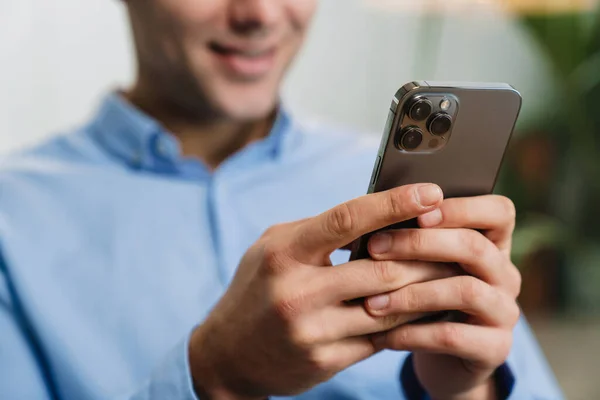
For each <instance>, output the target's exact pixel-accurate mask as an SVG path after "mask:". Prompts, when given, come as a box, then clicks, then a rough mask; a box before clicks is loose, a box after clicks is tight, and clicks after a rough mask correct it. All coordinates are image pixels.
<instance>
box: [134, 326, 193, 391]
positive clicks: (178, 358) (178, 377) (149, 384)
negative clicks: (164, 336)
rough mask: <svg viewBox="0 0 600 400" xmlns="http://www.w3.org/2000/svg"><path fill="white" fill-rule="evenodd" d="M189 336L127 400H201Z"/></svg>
mask: <svg viewBox="0 0 600 400" xmlns="http://www.w3.org/2000/svg"><path fill="white" fill-rule="evenodd" d="M190 336H191V333H190V335H188V336H187V337H186V338H185V339H184V340H182V341H181V342H180V343H179V344H178V345H177V346H175V348H174V349H173V350H172V351H171V352H170V353H169V354H168V355H167V356H166V358H165V359H164V360H163V362H162V364H161V365H159V366H158V368H157V369H156V370H155V371H154V373H153V374H152V376H151V377H150V378H149V379H148V380H147V381H146V382H145V383H144V384H143V385H142V387H141V388H140V389H139V390H138V391H137V393H135V394H134V395H132V396H129V397H127V400H162V399H174V400H175V399H176V400H200V399H199V398H198V397H197V396H196V393H195V391H194V385H193V383H192V375H191V372H190V366H189V357H188V344H189V340H190Z"/></svg>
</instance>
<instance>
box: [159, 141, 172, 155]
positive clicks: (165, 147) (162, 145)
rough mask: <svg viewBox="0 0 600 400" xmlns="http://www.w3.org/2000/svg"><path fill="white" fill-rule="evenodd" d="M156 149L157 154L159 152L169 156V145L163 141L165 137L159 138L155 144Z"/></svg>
mask: <svg viewBox="0 0 600 400" xmlns="http://www.w3.org/2000/svg"><path fill="white" fill-rule="evenodd" d="M156 150H157V151H158V154H160V155H161V156H163V157H169V155H170V154H169V146H168V145H167V143H165V139H163V138H161V139H160V140H159V141H158V143H157V144H156Z"/></svg>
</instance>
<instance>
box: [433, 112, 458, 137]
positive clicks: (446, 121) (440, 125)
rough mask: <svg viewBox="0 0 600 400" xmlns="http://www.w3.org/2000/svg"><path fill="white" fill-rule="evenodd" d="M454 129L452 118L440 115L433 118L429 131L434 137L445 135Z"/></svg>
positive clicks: (444, 114) (443, 114)
mask: <svg viewBox="0 0 600 400" xmlns="http://www.w3.org/2000/svg"><path fill="white" fill-rule="evenodd" d="M451 127H452V117H451V116H450V115H448V114H446V113H438V114H435V115H434V116H432V117H431V119H430V120H429V124H428V125H427V129H429V132H431V133H433V134H434V135H445V134H446V133H448V131H450V128H451Z"/></svg>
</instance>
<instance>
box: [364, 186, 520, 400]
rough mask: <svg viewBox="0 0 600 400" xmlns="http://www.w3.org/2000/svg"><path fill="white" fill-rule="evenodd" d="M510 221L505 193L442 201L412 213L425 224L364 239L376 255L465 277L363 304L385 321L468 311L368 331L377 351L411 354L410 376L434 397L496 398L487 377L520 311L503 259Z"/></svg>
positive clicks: (513, 271)
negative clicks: (458, 271) (455, 269)
mask: <svg viewBox="0 0 600 400" xmlns="http://www.w3.org/2000/svg"><path fill="white" fill-rule="evenodd" d="M514 221H515V210H514V206H513V204H512V202H511V201H510V200H509V199H507V198H505V197H500V196H483V197H476V198H463V199H448V200H445V201H444V203H443V205H442V206H441V207H440V208H439V209H436V210H434V211H432V212H430V213H428V214H425V215H422V216H420V217H419V224H420V226H421V228H424V229H414V230H402V231H394V232H388V233H386V234H380V235H376V236H374V237H373V238H372V239H371V241H370V242H369V250H370V254H371V256H372V257H373V259H375V260H424V261H440V262H445V263H458V264H459V265H460V266H461V267H462V268H463V269H464V271H465V272H466V273H467V274H468V275H462V276H455V277H449V278H445V279H442V280H434V281H428V282H423V283H416V284H412V285H408V286H405V287H403V288H401V289H399V290H396V291H394V292H391V293H388V294H386V295H383V296H381V295H380V296H376V297H373V298H369V299H367V300H366V302H365V308H366V309H368V310H369V312H370V313H371V314H372V315H373V316H380V317H382V318H384V319H387V318H390V316H394V315H404V314H406V313H423V312H431V311H442V310H448V311H450V310H459V311H462V312H463V313H465V314H466V315H467V318H466V320H464V321H461V322H460V323H459V322H437V323H431V324H416V325H410V324H409V325H404V326H401V327H398V328H396V329H392V330H390V331H388V332H385V333H382V334H377V335H374V336H373V342H374V344H375V346H376V347H377V348H378V349H382V348H389V349H396V350H408V351H412V352H413V353H414V357H413V361H414V369H415V373H416V375H417V378H418V379H419V381H420V383H421V385H422V386H423V387H424V388H425V389H426V391H427V392H428V394H429V395H430V397H431V398H433V399H435V400H441V399H453V400H455V399H461V400H463V399H464V400H466V399H469V400H470V399H494V398H495V390H494V382H492V379H491V377H492V375H493V373H494V372H495V370H496V369H497V368H498V367H499V366H500V365H502V364H503V363H504V361H505V360H506V358H507V357H508V354H509V351H510V348H511V344H512V330H513V327H514V326H515V325H516V323H517V321H518V319H519V315H520V312H519V307H518V305H517V303H516V298H517V296H518V294H519V291H520V287H521V277H520V274H519V271H518V270H517V268H516V267H515V266H514V265H513V264H512V262H511V261H510V247H511V236H512V232H513V229H514V224H515V222H514ZM431 228H434V229H431ZM440 228H443V229H440ZM480 232H481V233H480ZM374 306H378V307H374Z"/></svg>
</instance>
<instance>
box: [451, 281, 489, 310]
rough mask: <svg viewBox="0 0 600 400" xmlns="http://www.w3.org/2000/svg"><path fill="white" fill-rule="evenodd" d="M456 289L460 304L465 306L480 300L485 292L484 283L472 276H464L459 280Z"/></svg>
mask: <svg viewBox="0 0 600 400" xmlns="http://www.w3.org/2000/svg"><path fill="white" fill-rule="evenodd" d="M458 291H459V293H460V302H461V304H462V305H463V306H465V307H467V308H469V306H471V305H473V304H474V303H475V302H477V301H479V300H481V299H482V298H483V297H484V296H485V295H486V293H487V290H486V287H485V283H484V282H482V281H480V280H479V279H477V278H475V277H472V276H465V277H463V279H461V280H460V281H459V288H458Z"/></svg>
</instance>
